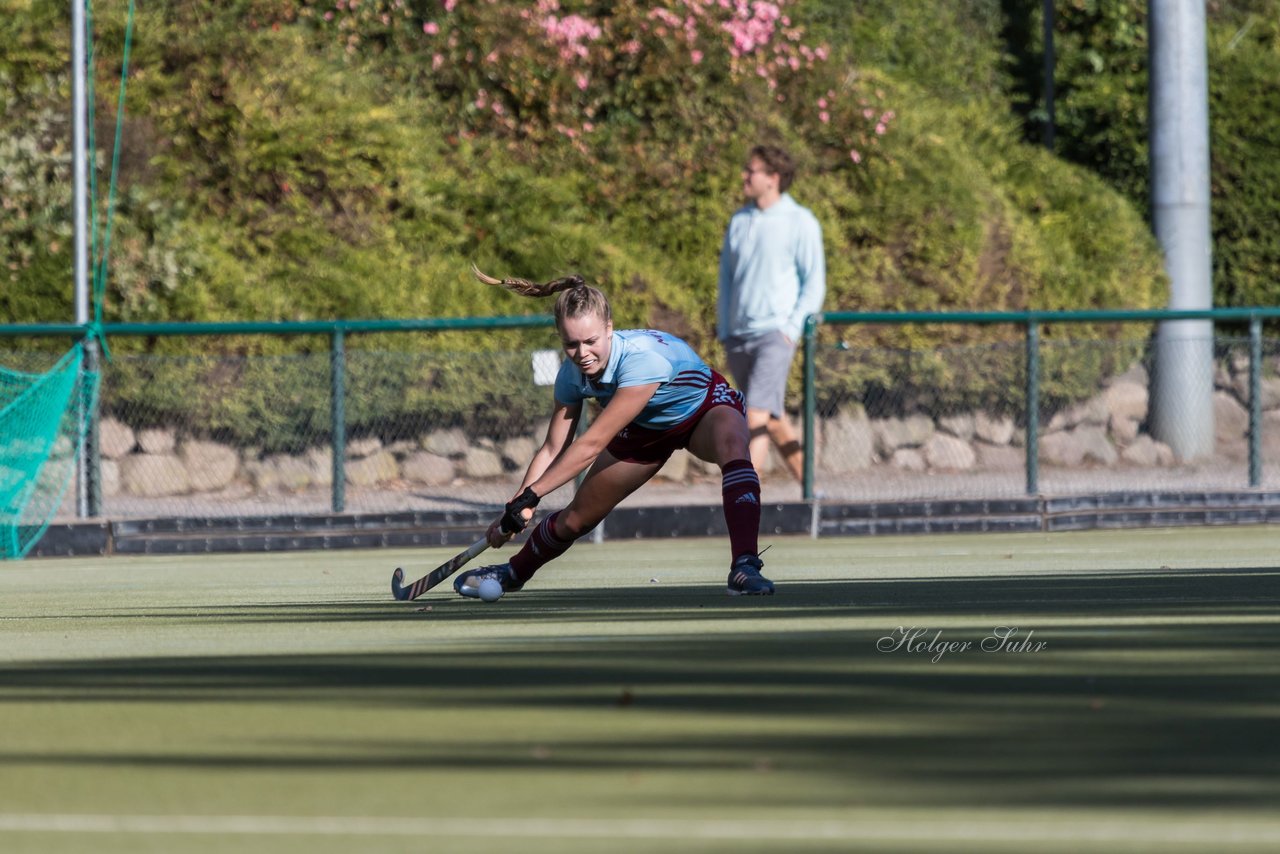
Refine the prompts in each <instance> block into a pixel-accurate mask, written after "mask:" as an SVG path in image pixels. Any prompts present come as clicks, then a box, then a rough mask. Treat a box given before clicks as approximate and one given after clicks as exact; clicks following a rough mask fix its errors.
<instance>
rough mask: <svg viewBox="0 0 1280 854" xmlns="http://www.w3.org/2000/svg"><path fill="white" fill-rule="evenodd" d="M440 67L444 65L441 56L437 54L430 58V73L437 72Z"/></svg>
mask: <svg viewBox="0 0 1280 854" xmlns="http://www.w3.org/2000/svg"><path fill="white" fill-rule="evenodd" d="M442 65H444V57H443V56H441V55H440V54H438V53H437V54H436V55H435V56H433V57H431V70H432V71H436V70H438V69H439V68H440V66H442Z"/></svg>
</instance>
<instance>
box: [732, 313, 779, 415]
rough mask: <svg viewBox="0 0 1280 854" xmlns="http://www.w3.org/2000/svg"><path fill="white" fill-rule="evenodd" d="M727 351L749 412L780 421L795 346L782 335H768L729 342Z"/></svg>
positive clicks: (734, 378) (734, 379) (735, 382)
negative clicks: (761, 412)
mask: <svg viewBox="0 0 1280 854" xmlns="http://www.w3.org/2000/svg"><path fill="white" fill-rule="evenodd" d="M724 348H725V353H726V355H727V356H728V358H729V371H730V372H731V373H732V374H733V382H734V384H735V385H736V386H737V387H738V388H740V389H742V393H743V395H744V396H745V397H746V399H747V408H748V409H764V410H768V412H769V414H770V415H772V416H773V417H774V418H781V417H782V412H783V405H784V400H785V398H786V395H787V375H788V374H790V373H791V359H792V357H793V356H795V352H796V345H795V344H792V343H789V342H788V341H787V336H785V335H783V334H782V333H781V332H766V333H765V334H764V335H757V336H755V337H753V338H730V339H729V340H728V341H725V342H724Z"/></svg>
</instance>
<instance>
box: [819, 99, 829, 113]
mask: <svg viewBox="0 0 1280 854" xmlns="http://www.w3.org/2000/svg"><path fill="white" fill-rule="evenodd" d="M818 106H819V107H821V108H822V109H824V110H825V109H826V108H827V99H826V98H819V99H818Z"/></svg>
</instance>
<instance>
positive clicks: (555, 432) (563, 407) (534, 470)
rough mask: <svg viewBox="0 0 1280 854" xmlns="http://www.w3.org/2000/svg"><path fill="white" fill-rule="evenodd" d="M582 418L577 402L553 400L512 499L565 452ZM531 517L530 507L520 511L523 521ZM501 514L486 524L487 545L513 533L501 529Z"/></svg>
mask: <svg viewBox="0 0 1280 854" xmlns="http://www.w3.org/2000/svg"><path fill="white" fill-rule="evenodd" d="M580 417H582V404H581V403H574V404H568V403H560V402H559V401H556V407H555V410H554V411H553V412H552V413H551V423H550V424H548V425H547V435H546V438H544V439H543V440H542V445H541V446H540V447H539V448H538V450H537V451H535V452H534V454H533V459H532V460H530V461H529V468H528V469H526V470H525V473H524V480H522V481H520V488H519V489H517V490H516V494H515V495H513V496H512V499H513V500H514V499H515V498H517V497H518V496H519V495H520V494H521V493H523V492H524V490H525V488H526V487H527V486H529V484H531V483H533V482H534V481H536V480H537V479H538V478H540V477H542V474H543V472H545V471H546V470H547V469H548V468H549V467H550V466H551V464H552V463H553V462H554V461H555V459H556V458H557V457H559V456H560V455H561V454H563V453H564V452H565V450H566V449H567V448H568V447H569V446H570V445H571V444H573V437H574V434H575V433H576V432H577V430H578V419H579V418H580ZM532 518H533V508H528V509H526V510H525V511H524V519H525V522H526V524H527V523H528V521H529V520H530V519H532ZM501 522H502V517H501V516H499V517H498V518H497V519H495V520H493V524H491V525H490V526H489V531H488V533H487V535H486V536H487V538H488V540H489V545H490V546H491V547H493V548H497V547H498V546H501V545H502V544H503V543H505V542H506V541H507V540H509V539H511V538H512V537H513V536H515V534H514V533H510V532H507V531H504V530H503V529H502V525H501Z"/></svg>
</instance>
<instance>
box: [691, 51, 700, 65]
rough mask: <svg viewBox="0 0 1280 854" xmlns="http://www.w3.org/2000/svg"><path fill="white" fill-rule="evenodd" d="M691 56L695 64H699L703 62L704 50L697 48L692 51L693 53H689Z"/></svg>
mask: <svg viewBox="0 0 1280 854" xmlns="http://www.w3.org/2000/svg"><path fill="white" fill-rule="evenodd" d="M689 58H690V59H692V60H693V64H694V65H698V64H700V63H701V62H702V51H700V50H695V51H693V52H691V53H690V54H689Z"/></svg>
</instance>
